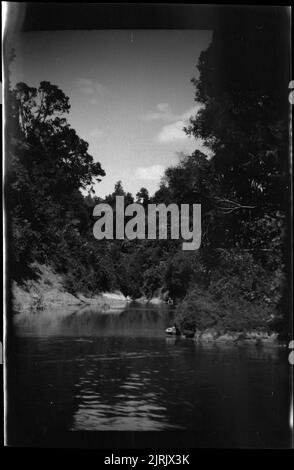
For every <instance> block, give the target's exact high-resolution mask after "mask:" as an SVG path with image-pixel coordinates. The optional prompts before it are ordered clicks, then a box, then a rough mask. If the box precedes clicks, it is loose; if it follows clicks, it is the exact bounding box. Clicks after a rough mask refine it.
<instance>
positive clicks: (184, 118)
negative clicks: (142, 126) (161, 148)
mask: <svg viewBox="0 0 294 470" xmlns="http://www.w3.org/2000/svg"><path fill="white" fill-rule="evenodd" d="M201 108H202V105H201V104H200V103H196V104H195V105H194V106H192V107H191V108H189V109H187V110H186V111H184V112H183V113H178V114H177V113H173V112H172V109H171V107H170V105H169V104H168V103H159V104H157V106H156V110H155V111H153V112H149V113H147V114H145V115H144V116H143V119H144V120H145V121H165V122H166V123H165V124H164V125H163V126H162V127H161V129H160V131H159V133H158V135H157V137H156V140H157V141H158V142H160V143H162V144H169V143H175V142H182V143H183V142H186V143H189V144H191V142H192V139H191V138H189V137H188V136H187V134H186V133H185V131H184V130H183V129H184V127H186V126H187V125H188V123H189V119H190V117H191V116H195V115H196V114H197V113H198V111H199V110H200V109H201Z"/></svg>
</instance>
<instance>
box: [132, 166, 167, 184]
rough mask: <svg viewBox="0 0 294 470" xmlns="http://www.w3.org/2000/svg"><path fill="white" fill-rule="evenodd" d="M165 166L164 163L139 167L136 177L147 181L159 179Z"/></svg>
mask: <svg viewBox="0 0 294 470" xmlns="http://www.w3.org/2000/svg"><path fill="white" fill-rule="evenodd" d="M164 170H165V167H164V166H163V165H153V166H146V167H141V168H137V169H136V171H135V177H136V178H138V179H142V180H146V181H155V180H156V181H159V180H160V178H161V177H162V176H163V173H164Z"/></svg>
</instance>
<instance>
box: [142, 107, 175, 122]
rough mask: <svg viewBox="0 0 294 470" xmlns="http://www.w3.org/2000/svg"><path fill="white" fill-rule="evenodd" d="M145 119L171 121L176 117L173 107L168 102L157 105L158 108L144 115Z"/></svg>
mask: <svg viewBox="0 0 294 470" xmlns="http://www.w3.org/2000/svg"><path fill="white" fill-rule="evenodd" d="M143 119H144V121H157V120H164V121H170V120H172V119H174V115H173V114H172V111H171V107H170V105H169V104H168V103H159V104H158V105H157V106H156V110H155V111H151V112H149V113H146V114H145V115H144V116H143Z"/></svg>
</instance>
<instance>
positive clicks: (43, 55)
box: [10, 30, 212, 197]
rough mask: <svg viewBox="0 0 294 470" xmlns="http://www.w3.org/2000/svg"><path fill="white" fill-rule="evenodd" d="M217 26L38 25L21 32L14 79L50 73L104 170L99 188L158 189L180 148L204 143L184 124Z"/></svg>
mask: <svg viewBox="0 0 294 470" xmlns="http://www.w3.org/2000/svg"><path fill="white" fill-rule="evenodd" d="M211 37H212V32H211V31H204V30H203V31H198V30H134V31H131V30H124V31H121V30H107V31H106V30H99V31H48V32H47V31H40V32H39V31H37V32H25V33H20V34H19V35H18V36H15V38H14V43H13V47H14V49H15V53H16V57H15V59H14V62H13V64H12V66H11V71H10V73H11V77H10V78H11V82H12V85H14V84H16V83H17V82H19V81H23V82H25V83H27V85H29V86H38V85H39V83H40V81H42V80H47V81H50V82H51V83H52V84H55V85H58V86H59V87H60V88H61V89H62V90H63V91H64V93H65V94H66V95H67V96H69V98H70V104H71V109H70V112H69V115H68V121H69V123H70V124H71V125H72V127H73V128H74V129H75V130H76V131H77V133H78V135H79V136H80V137H82V138H83V139H84V140H86V141H87V142H88V143H89V153H90V154H91V155H92V156H93V158H94V160H95V161H99V162H100V163H101V166H102V168H103V169H104V170H105V172H106V176H104V177H103V180H102V182H100V183H97V184H96V185H95V186H94V189H95V192H96V195H97V196H100V197H104V196H105V195H107V194H110V193H111V192H113V188H114V184H115V183H116V182H117V181H118V180H121V181H122V184H123V187H124V189H125V190H126V191H130V192H131V193H133V194H134V195H135V194H136V192H137V191H138V190H139V189H140V188H141V187H146V188H147V189H148V191H149V192H150V194H153V193H154V192H155V191H156V189H157V188H158V186H159V182H160V179H161V177H162V176H163V174H164V169H165V168H167V167H168V166H170V165H172V164H176V163H177V161H178V159H179V154H181V153H184V154H189V153H191V152H192V151H194V150H196V149H197V148H199V149H201V150H204V151H205V148H204V147H203V144H202V142H201V141H200V140H197V141H196V140H195V139H194V138H193V137H192V138H191V137H188V136H186V134H185V133H184V131H183V127H184V125H185V124H186V123H187V121H188V119H189V117H190V116H191V115H192V114H193V115H194V114H195V113H196V112H197V110H199V104H198V103H196V102H195V101H194V95H195V89H194V87H193V85H192V83H191V78H192V77H193V76H197V74H198V71H197V69H196V65H197V62H198V58H199V55H200V53H201V51H202V50H205V49H206V48H207V47H208V45H209V42H210V41H211Z"/></svg>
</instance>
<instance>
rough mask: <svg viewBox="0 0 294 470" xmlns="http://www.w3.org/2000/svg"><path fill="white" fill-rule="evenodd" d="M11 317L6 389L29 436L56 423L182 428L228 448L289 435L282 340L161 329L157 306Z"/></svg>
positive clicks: (163, 315) (280, 441)
mask: <svg viewBox="0 0 294 470" xmlns="http://www.w3.org/2000/svg"><path fill="white" fill-rule="evenodd" d="M15 320H16V331H17V333H18V338H17V340H16V343H15V364H16V368H15V377H14V383H13V390H14V392H13V393H12V395H11V396H12V400H13V406H14V411H15V414H16V416H17V419H18V421H19V423H20V426H21V427H23V432H24V433H29V434H30V435H31V436H32V440H33V439H34V435H35V434H36V433H44V434H46V433H47V434H48V433H56V432H60V431H62V430H72V431H80V430H101V431H102V430H111V431H115V430H118V431H121V430H123V431H124V430H128V431H130V430H134V431H151V430H152V431H167V430H190V431H197V432H198V433H199V435H201V439H203V441H202V444H203V442H204V444H205V445H208V446H209V445H211V446H230V447H232V446H233V447H234V446H235V447H238V446H241V447H242V446H243V447H244V446H245V447H246V446H256V445H257V446H258V444H260V445H261V446H265V447H267V446H270V445H272V446H278V447H279V446H280V445H284V442H285V441H286V440H287V432H288V431H287V429H286V428H285V423H287V421H288V365H287V351H285V350H284V349H282V348H278V347H276V348H274V347H261V348H257V347H255V346H253V345H251V346H250V345H241V344H239V345H238V344H229V343H205V344H204V343H203V344H197V343H195V342H194V341H193V340H185V339H181V338H178V337H177V338H171V337H166V336H165V334H164V330H165V328H166V327H167V326H169V325H170V324H171V322H172V320H173V311H172V310H170V309H168V308H160V307H158V306H153V307H151V308H149V307H148V308H146V307H139V306H134V305H131V306H129V307H128V308H127V309H125V310H124V311H122V312H107V313H101V312H97V311H95V310H94V311H93V310H84V311H77V312H75V313H74V314H71V315H59V314H58V313H56V312H55V313H54V312H51V313H43V314H42V313H41V314H40V315H29V314H28V315H18V316H17V317H15ZM195 447H197V442H195Z"/></svg>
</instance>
